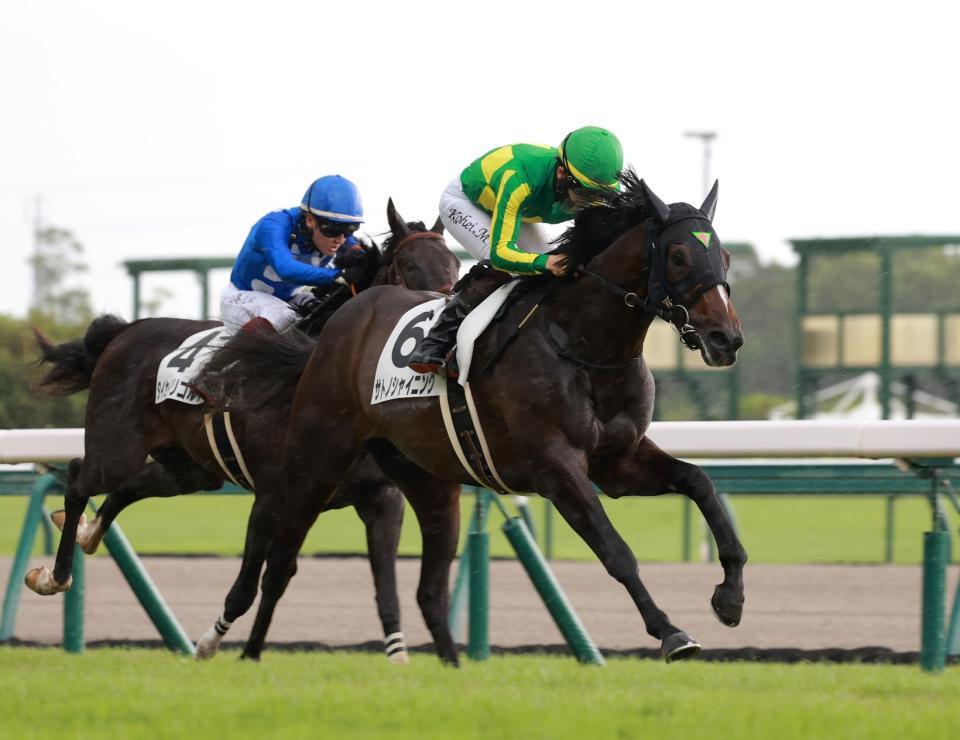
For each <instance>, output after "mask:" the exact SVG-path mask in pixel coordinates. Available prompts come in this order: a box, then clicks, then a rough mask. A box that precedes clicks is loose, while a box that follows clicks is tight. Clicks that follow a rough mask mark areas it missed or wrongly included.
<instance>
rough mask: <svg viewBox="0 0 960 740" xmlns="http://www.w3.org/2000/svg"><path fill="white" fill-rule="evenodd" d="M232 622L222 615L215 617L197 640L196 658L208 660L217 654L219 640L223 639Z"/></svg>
mask: <svg viewBox="0 0 960 740" xmlns="http://www.w3.org/2000/svg"><path fill="white" fill-rule="evenodd" d="M232 624H233V622H228V621H227V620H226V619H224V618H223V616H222V615H221V616H219V617H217V621H216V622H214V623H213V625H212V626H211V627H210V629H208V630H207V631H206V632H204V633H203V636H202V637H201V638H200V639H199V640H197V660H209V659H210V658H212V657H213V656H214V655H216V654H217V650H219V648H220V641H221V640H223V637H224V635H226V634H227V632H228V631H229V630H230V626H231V625H232Z"/></svg>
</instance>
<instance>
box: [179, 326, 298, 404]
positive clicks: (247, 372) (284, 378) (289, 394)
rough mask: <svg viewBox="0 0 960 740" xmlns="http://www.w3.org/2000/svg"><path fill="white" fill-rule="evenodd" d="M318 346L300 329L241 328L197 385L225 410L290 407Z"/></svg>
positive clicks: (215, 355) (205, 368) (200, 375)
mask: <svg viewBox="0 0 960 740" xmlns="http://www.w3.org/2000/svg"><path fill="white" fill-rule="evenodd" d="M315 344H316V343H315V342H314V340H312V339H310V337H308V336H307V335H306V334H304V333H303V332H301V331H299V330H297V329H289V330H287V331H284V332H281V333H279V334H274V333H265V332H256V331H254V332H249V331H241V332H239V333H237V334H236V335H235V336H234V337H232V338H231V339H230V341H229V342H227V344H226V345H225V346H224V347H223V348H222V349H220V350H217V352H216V353H215V354H214V355H213V357H211V358H210V362H209V363H207V365H206V367H204V368H203V370H202V371H201V372H200V374H199V375H198V377H197V378H196V380H195V381H194V383H195V384H196V385H198V386H201V387H205V388H207V389H208V390H209V391H210V395H212V396H214V397H215V398H217V399H218V400H219V402H220V405H221V406H223V407H224V408H225V407H229V408H230V409H232V410H237V411H245V412H248V413H253V412H256V411H259V410H262V409H265V408H267V407H270V408H273V409H288V408H290V406H292V405H293V397H294V391H295V390H296V388H297V383H298V382H299V381H300V376H301V375H303V371H304V368H306V366H307V362H308V361H309V360H310V355H311V354H312V352H313V348H314V346H315Z"/></svg>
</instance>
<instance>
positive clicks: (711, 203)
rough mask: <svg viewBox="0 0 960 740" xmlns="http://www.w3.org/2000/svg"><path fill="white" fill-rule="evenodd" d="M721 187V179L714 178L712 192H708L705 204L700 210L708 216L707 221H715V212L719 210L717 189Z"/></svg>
mask: <svg viewBox="0 0 960 740" xmlns="http://www.w3.org/2000/svg"><path fill="white" fill-rule="evenodd" d="M719 188H720V181H719V180H714V181H713V187H712V188H710V192H709V193H707V197H706V199H705V200H704V201H703V205H702V206H700V210H701V211H702V212H703V215H704V216H706V217H707V221H713V214H714V213H716V212H717V190H718V189H719Z"/></svg>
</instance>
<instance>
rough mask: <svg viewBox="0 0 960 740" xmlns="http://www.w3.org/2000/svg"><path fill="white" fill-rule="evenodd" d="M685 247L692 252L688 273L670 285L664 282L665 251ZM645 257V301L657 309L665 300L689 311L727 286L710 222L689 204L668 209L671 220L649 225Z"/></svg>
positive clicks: (680, 204)
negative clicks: (710, 292)
mask: <svg viewBox="0 0 960 740" xmlns="http://www.w3.org/2000/svg"><path fill="white" fill-rule="evenodd" d="M677 243H682V244H687V245H688V246H689V247H690V249H691V252H692V253H693V267H692V269H691V270H690V274H689V275H687V277H685V278H684V279H683V280H680V281H678V282H676V283H674V284H673V285H670V284H669V283H668V282H667V250H668V248H669V247H670V245H671V244H677ZM649 245H650V246H649V248H648V251H647V253H648V258H649V264H650V277H649V280H648V284H647V300H648V301H649V302H650V304H651V305H653V306H660V305H661V304H663V302H664V301H665V300H667V299H669V300H670V302H671V303H672V304H673V305H675V306H683V307H684V308H688V309H689V308H690V306H692V305H693V304H694V303H696V302H697V300H698V299H699V298H700V296H702V295H703V294H704V293H706V292H707V291H708V290H710V289H711V288H713V287H714V286H716V285H723V286H724V287H725V288H726V289H727V293H729V292H730V286H729V285H728V284H727V271H726V269H725V268H724V266H723V257H722V255H721V254H720V239H719V238H717V235H716V233H715V232H714V230H713V225H712V224H711V223H710V220H709V219H708V218H707V217H706V216H705V215H704V214H703V212H702V211H701V210H700V209H699V208H694V207H693V206H691V205H689V204H688V203H674V204H672V205H671V206H670V217H669V218H668V219H667V221H665V222H664V223H662V224H660V223H657V221H656V220H655V219H651V222H650V241H649Z"/></svg>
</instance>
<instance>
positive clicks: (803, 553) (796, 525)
mask: <svg viewBox="0 0 960 740" xmlns="http://www.w3.org/2000/svg"><path fill="white" fill-rule="evenodd" d="M602 500H603V502H604V506H605V507H606V509H607V511H608V513H609V514H610V517H611V519H612V520H613V523H614V525H615V526H616V527H617V529H618V531H619V532H620V533H621V534H622V535H623V537H624V539H626V541H627V542H628V543H629V544H630V546H631V547H632V548H633V550H634V552H635V553H636V555H637V557H638V558H640V559H641V560H643V561H648V562H658V561H659V562H675V561H679V560H680V558H681V553H682V550H681V548H682V530H681V521H682V519H681V517H682V504H681V499H680V498H679V497H677V496H668V497H660V498H651V499H638V498H627V499H620V500H618V501H613V500H611V499H602ZM251 501H252V498H251V497H250V496H202V495H196V496H182V497H179V498H175V499H151V500H147V501H142V502H140V503H138V504H135V505H133V506H131V507H130V508H129V509H127V510H126V511H124V512H123V513H122V514H121V515H120V517H119V519H118V522H119V523H120V525H121V527H123V530H124V532H125V533H126V534H127V536H128V537H129V538H130V541H131V542H132V543H133V545H134V547H136V548H137V550H138V551H139V552H140V553H143V554H149V553H158V552H160V553H209V554H212V555H239V554H240V552H241V551H242V548H243V541H244V532H245V530H246V522H247V515H248V514H249V511H250V504H251ZM506 503H507V506H508V508H510V509H511V510H513V508H514V507H513V504H512V503H511V502H510V501H509V500H506ZM531 504H532V506H533V511H534V517H535V523H536V526H537V528H538V536H540V535H542V530H543V504H544V501H543V499H539V498H534V499H531ZM26 505H27V500H26V497H0V554H12V553H13V552H14V550H15V548H16V543H17V538H18V537H19V534H20V526H21V523H22V521H23V516H24V512H25V511H26ZM47 505H48V506H49V507H50V508H51V509H53V508H58V507H59V506H60V505H62V504H61V502H60V501H58V500H57V499H56V498H54V497H50V498H49V499H48V500H47ZM472 506H473V497H472V496H464V497H463V498H462V512H463V513H462V522H463V526H461V537H465V535H466V530H467V526H466V525H467V523H468V522H469V517H470V511H471V509H472ZM884 506H885V503H884V499H883V498H882V497H880V496H877V497H863V498H856V499H852V498H833V497H814V496H795V497H789V498H786V497H784V498H751V497H734V498H733V507H734V511H735V514H736V517H737V524H738V526H739V528H740V532H741V537H742V538H743V542H744V545H745V546H746V548H747V552H748V553H749V555H750V562H751V563H816V562H827V563H830V562H863V563H876V562H881V561H882V559H883V548H884V540H883V537H884ZM501 522H502V517H501V516H500V514H499V513H498V512H497V511H495V510H494V511H492V512H491V515H490V524H491V527H490V529H491V532H492V533H493V534H492V536H491V538H490V546H491V552H492V553H493V554H494V555H512V551H511V550H510V546H509V544H508V543H507V541H506V538H504V537H503V536H502V535H501V534H499V533H498V532H497V531H496V530H497V528H499V526H500V524H501ZM554 522H555V527H554V531H555V540H554V556H555V557H557V558H560V559H574V560H593V559H594V556H593V554H592V553H591V552H590V550H589V549H588V548H587V546H586V545H585V544H584V543H583V541H582V540H580V538H579V537H577V535H576V534H574V532H573V531H572V530H571V529H570V528H569V527H568V526H567V525H566V524H565V523H564V522H563V521H562V520H561V519H560V517H559V516H556V515H555V517H554ZM702 526H703V524H702V520H701V519H700V516H699V513H698V512H697V511H696V510H694V541H695V543H699V542H700V540H699V539H698V538H699V537H700V533H701V528H702ZM929 528H930V509H929V505H928V504H927V503H926V501H923V500H921V499H918V498H909V499H907V498H905V499H901V500H899V501H897V504H896V530H895V541H894V542H895V550H894V557H895V562H897V563H919V562H920V561H921V559H922V535H921V532H923V531H925V530H927V529H929ZM953 538H954V540H953V541H954V552H960V541H958V540H957V536H956V531H954V533H953ZM540 541H541V543H542V539H541V540H540ZM38 545H39V538H38ZM541 546H542V545H541ZM39 551H40V550H39V547H37V548H36V549H35V552H39ZM365 551H366V541H365V537H364V530H363V525H362V524H361V522H360V520H359V518H358V517H357V515H356V513H355V512H354V510H353V509H352V508H351V509H342V510H340V511H332V512H328V513H326V514H323V515H322V516H321V517H320V518H319V519H318V520H317V524H316V525H315V526H314V528H313V530H311V532H310V535H309V536H308V538H307V542H306V544H305V546H304V552H305V553H317V552H327V553H329V552H334V553H335V552H354V553H356V552H365ZM400 552H401V553H402V554H405V555H419V554H420V533H419V530H418V528H417V525H416V518H415V517H414V516H413V512H412V510H410V508H409V507H408V508H407V516H406V517H405V521H404V528H403V536H402V539H401V543H400ZM694 558H695V559H696V558H697V553H696V551H694Z"/></svg>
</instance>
